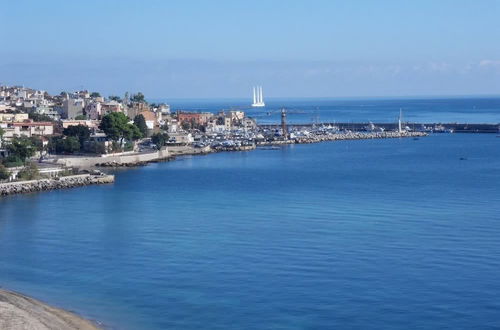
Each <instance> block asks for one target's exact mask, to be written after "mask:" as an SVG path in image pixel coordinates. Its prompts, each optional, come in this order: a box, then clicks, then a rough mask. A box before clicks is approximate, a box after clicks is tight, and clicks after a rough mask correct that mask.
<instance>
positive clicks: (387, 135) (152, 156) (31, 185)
mask: <svg viewBox="0 0 500 330" xmlns="http://www.w3.org/2000/svg"><path fill="white" fill-rule="evenodd" d="M427 135H428V134H427V133H424V132H372V133H357V132H350V133H338V134H332V135H316V136H313V137H297V138H294V139H287V140H274V141H262V142H257V143H256V144H254V145H252V146H240V147H224V148H201V149H199V148H195V147H192V146H181V147H171V148H168V147H167V148H166V149H163V150H160V151H156V152H153V153H149V154H148V153H144V154H134V153H133V154H130V155H126V156H122V155H119V156H114V155H111V156H108V157H102V156H96V157H60V158H57V159H56V163H59V164H61V163H63V164H64V165H65V166H68V167H71V166H74V167H77V168H79V169H80V170H86V171H89V170H92V169H97V168H103V167H107V168H118V167H127V168H131V167H139V166H145V165H147V164H150V163H158V162H164V161H165V162H168V161H172V160H175V159H176V157H178V156H190V155H193V156H194V155H207V154H211V153H219V152H234V151H252V150H255V149H257V147H274V146H275V147H278V146H283V145H290V144H311V143H321V142H332V141H345V140H372V139H394V138H411V137H413V138H419V137H425V136H427ZM114 181H115V178H114V175H91V174H79V175H73V176H68V177H60V178H55V179H39V180H32V181H15V182H8V183H0V198H1V197H6V196H11V195H17V194H27V193H36V192H42V191H50V190H59V189H66V188H76V187H82V186H88V185H95V184H109V183H114Z"/></svg>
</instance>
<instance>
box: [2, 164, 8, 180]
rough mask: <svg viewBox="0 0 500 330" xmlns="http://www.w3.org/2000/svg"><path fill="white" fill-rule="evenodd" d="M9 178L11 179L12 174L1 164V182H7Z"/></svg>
mask: <svg viewBox="0 0 500 330" xmlns="http://www.w3.org/2000/svg"><path fill="white" fill-rule="evenodd" d="M8 178H10V172H9V171H8V170H7V169H6V168H5V166H3V165H2V164H0V181H2V180H7V179H8Z"/></svg>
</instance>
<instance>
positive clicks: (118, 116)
mask: <svg viewBox="0 0 500 330" xmlns="http://www.w3.org/2000/svg"><path fill="white" fill-rule="evenodd" d="M99 128H100V129H102V130H103V131H104V133H105V134H106V136H107V137H109V138H110V139H111V140H113V141H120V145H123V141H124V140H129V141H130V140H131V141H133V140H137V139H140V138H141V137H142V133H141V131H140V130H139V128H138V127H137V126H136V125H134V124H130V123H129V119H128V117H127V116H126V115H125V114H124V113H122V112H112V113H110V114H107V115H105V116H104V117H103V118H102V120H101V124H100V125H99Z"/></svg>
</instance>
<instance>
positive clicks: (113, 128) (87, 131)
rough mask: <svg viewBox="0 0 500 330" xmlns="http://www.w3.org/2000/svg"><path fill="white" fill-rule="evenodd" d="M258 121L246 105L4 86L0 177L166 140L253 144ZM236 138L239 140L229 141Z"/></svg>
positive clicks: (210, 145) (205, 146)
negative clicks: (192, 104) (194, 104)
mask: <svg viewBox="0 0 500 330" xmlns="http://www.w3.org/2000/svg"><path fill="white" fill-rule="evenodd" d="M256 127H257V126H256V122H255V121H254V120H253V119H251V118H248V117H246V116H245V113H244V112H243V111H221V112H219V113H217V114H213V113H209V112H187V111H182V110H178V111H175V112H171V109H170V106H169V105H167V104H155V103H148V102H146V100H145V97H144V95H143V94H142V93H137V94H132V95H130V96H129V95H128V93H126V94H125V95H124V97H119V96H108V97H103V96H102V95H101V94H100V93H98V92H89V91H86V90H83V91H76V92H62V93H60V94H59V95H50V94H49V93H47V92H46V91H43V90H36V89H32V88H26V87H22V86H0V180H15V179H32V178H35V177H36V176H37V175H38V174H40V173H41V172H43V171H44V168H48V167H50V171H52V172H55V173H56V172H57V173H59V172H63V171H68V168H69V166H62V167H65V168H64V169H62V168H57V169H54V167H53V166H49V165H48V164H54V162H53V161H54V159H56V160H57V158H62V159H66V158H69V156H71V155H73V156H75V158H76V157H86V158H89V157H90V158H91V157H94V158H96V157H101V158H103V159H104V158H105V156H106V155H113V156H116V155H130V154H141V153H151V152H153V151H155V150H161V149H162V148H163V149H166V148H165V147H166V146H170V147H172V152H173V153H176V152H177V153H178V154H182V153H199V152H207V151H209V150H212V149H214V150H215V149H217V148H223V147H226V148H227V147H233V148H236V147H242V146H252V145H254V140H255V137H256V136H255V134H254V132H255V129H256ZM233 137H237V139H238V141H237V142H233V140H231V143H229V142H227V141H229V140H230V139H233ZM58 156H60V157H58ZM102 163H105V162H102ZM60 165H68V164H66V163H64V162H61V163H60ZM32 172H36V174H33V173H32ZM45 172H47V170H46V171H45Z"/></svg>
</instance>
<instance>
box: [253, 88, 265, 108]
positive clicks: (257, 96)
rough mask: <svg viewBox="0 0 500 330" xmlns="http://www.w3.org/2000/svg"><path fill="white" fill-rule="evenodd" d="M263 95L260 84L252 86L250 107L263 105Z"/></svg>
mask: <svg viewBox="0 0 500 330" xmlns="http://www.w3.org/2000/svg"><path fill="white" fill-rule="evenodd" d="M265 106H266V104H265V103H264V95H263V94H262V86H257V87H254V88H253V103H252V107H256V108H257V107H258V108H261V107H265Z"/></svg>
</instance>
